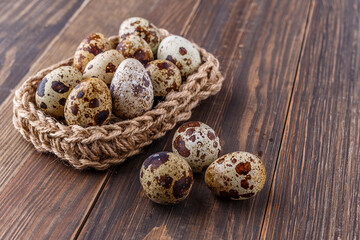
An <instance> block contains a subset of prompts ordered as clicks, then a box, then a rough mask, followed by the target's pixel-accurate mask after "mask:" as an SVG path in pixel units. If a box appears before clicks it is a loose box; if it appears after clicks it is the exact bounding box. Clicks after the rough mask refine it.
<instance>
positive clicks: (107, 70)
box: [83, 49, 125, 84]
mask: <svg viewBox="0 0 360 240" xmlns="http://www.w3.org/2000/svg"><path fill="white" fill-rule="evenodd" d="M124 59H125V58H124V56H123V55H122V54H121V53H120V52H119V51H117V50H115V49H111V50H109V51H106V52H103V53H100V54H99V55H96V56H95V58H94V59H93V60H91V61H90V62H89V63H88V64H87V65H86V67H85V70H84V73H83V78H84V79H86V78H99V79H101V80H103V81H104V82H105V83H106V84H110V83H111V80H112V78H113V76H114V73H115V71H116V68H117V67H118V66H119V65H120V63H121V62H122V61H123V60H124Z"/></svg>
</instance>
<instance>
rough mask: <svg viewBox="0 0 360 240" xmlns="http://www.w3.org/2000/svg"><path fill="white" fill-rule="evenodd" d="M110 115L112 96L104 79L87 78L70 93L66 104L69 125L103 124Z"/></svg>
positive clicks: (66, 118) (66, 117) (87, 125)
mask: <svg viewBox="0 0 360 240" xmlns="http://www.w3.org/2000/svg"><path fill="white" fill-rule="evenodd" d="M110 116H111V96H110V91H109V88H108V87H107V85H106V84H105V82H104V81H102V80H100V79H98V78H88V79H85V80H83V81H82V82H81V83H80V84H78V85H77V86H76V87H75V88H74V89H73V90H72V91H71V93H70V94H69V97H68V99H67V101H66V105H65V120H66V122H67V123H68V125H80V126H83V127H89V126H101V125H103V124H106V123H107V122H108V121H109V119H110Z"/></svg>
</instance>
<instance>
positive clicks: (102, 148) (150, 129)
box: [13, 29, 224, 170]
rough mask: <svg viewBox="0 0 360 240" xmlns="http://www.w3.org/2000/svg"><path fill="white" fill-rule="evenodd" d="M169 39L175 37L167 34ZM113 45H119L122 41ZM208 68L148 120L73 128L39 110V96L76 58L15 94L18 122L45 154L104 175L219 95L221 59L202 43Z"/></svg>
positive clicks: (42, 73) (28, 82) (114, 39)
mask: <svg viewBox="0 0 360 240" xmlns="http://www.w3.org/2000/svg"><path fill="white" fill-rule="evenodd" d="M161 32H162V34H163V36H168V35H169V33H168V32H167V31H166V30H164V29H161ZM109 40H110V41H111V42H112V43H113V46H116V44H117V43H118V42H119V37H117V36H113V37H110V38H109ZM194 46H195V47H196V48H197V50H198V51H199V52H200V55H201V58H202V64H201V66H200V67H199V69H198V71H197V72H196V73H194V74H192V75H190V76H188V77H187V79H186V81H185V82H184V83H183V84H182V85H181V87H180V89H179V91H175V92H171V93H169V94H168V95H167V96H166V98H165V100H164V101H163V102H160V103H158V104H157V105H156V106H155V108H154V109H152V110H150V111H147V112H146V113H145V114H143V115H142V116H139V117H136V118H134V119H131V120H119V119H117V118H115V117H113V118H112V120H111V121H110V123H109V124H107V125H104V126H100V127H99V126H95V127H87V128H84V127H81V126H78V125H72V126H67V125H65V124H64V123H63V122H61V121H58V120H56V119H55V118H52V117H49V116H47V115H45V114H44V113H43V112H42V111H41V110H39V109H38V108H37V107H36V104H35V93H36V89H37V86H38V84H39V82H40V81H41V80H42V78H43V77H44V76H45V75H46V74H48V73H49V72H51V71H52V70H54V69H56V68H58V67H60V66H70V65H72V64H73V58H69V59H66V60H63V61H61V62H59V63H57V64H54V65H52V66H51V67H48V68H46V69H43V70H41V71H39V72H38V73H36V74H35V75H34V76H32V77H30V78H28V79H27V80H26V81H25V82H24V84H23V85H22V86H21V87H20V88H19V89H18V90H16V92H15V97H14V99H13V104H14V107H13V112H14V115H13V123H14V126H15V128H16V129H18V130H19V132H20V133H21V134H22V135H23V137H24V138H25V139H26V140H28V141H30V142H32V144H33V145H34V146H35V148H36V149H37V150H39V151H42V152H52V153H54V154H55V155H56V156H58V157H59V158H61V159H63V160H64V161H67V162H68V163H70V165H72V166H73V167H74V168H77V169H84V168H87V167H92V168H95V169H98V170H104V169H107V168H109V167H111V166H113V165H116V164H120V163H122V162H123V161H125V159H126V158H127V157H130V156H133V155H135V154H137V153H139V152H140V150H141V148H142V147H144V146H146V145H149V144H150V143H151V142H152V141H153V140H155V139H158V138H160V137H162V136H164V135H165V133H166V132H167V131H168V130H170V129H172V128H173V127H174V126H175V125H176V123H177V122H179V121H184V120H188V119H189V118H190V116H191V110H192V109H193V108H194V107H195V106H196V105H197V104H198V103H199V101H201V100H204V99H206V98H208V97H209V96H210V95H214V94H216V93H218V92H219V91H220V89H221V85H222V83H223V81H224V78H223V77H222V75H221V73H220V71H219V62H218V60H217V59H216V58H215V57H214V56H213V55H212V54H210V53H208V52H206V50H205V49H203V48H200V47H199V46H197V45H196V44H194Z"/></svg>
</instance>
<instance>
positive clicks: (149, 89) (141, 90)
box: [110, 58, 154, 119]
mask: <svg viewBox="0 0 360 240" xmlns="http://www.w3.org/2000/svg"><path fill="white" fill-rule="evenodd" d="M110 92H111V96H112V101H113V112H114V114H115V115H116V116H118V117H120V118H125V119H129V118H134V117H137V116H140V115H142V114H143V113H144V112H146V111H147V110H150V109H151V107H152V105H153V102H154V91H153V86H152V83H151V80H150V77H149V75H148V74H147V72H146V71H145V68H144V66H143V65H142V64H141V63H140V62H139V61H138V60H136V59H134V58H128V59H125V60H124V61H123V62H122V63H121V64H120V65H119V67H118V68H117V69H116V72H115V74H114V77H113V80H112V81H111V85H110Z"/></svg>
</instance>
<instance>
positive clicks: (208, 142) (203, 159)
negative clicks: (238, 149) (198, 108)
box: [172, 121, 221, 172]
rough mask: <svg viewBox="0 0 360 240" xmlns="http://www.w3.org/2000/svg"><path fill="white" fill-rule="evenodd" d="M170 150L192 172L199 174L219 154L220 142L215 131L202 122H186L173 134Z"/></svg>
mask: <svg viewBox="0 0 360 240" xmlns="http://www.w3.org/2000/svg"><path fill="white" fill-rule="evenodd" d="M172 149H173V152H174V153H177V154H179V155H180V156H182V157H183V158H184V159H185V160H186V161H187V162H188V163H189V165H190V166H191V168H192V170H193V172H201V171H203V170H205V169H206V168H207V166H209V165H210V164H211V163H212V162H213V161H215V160H216V159H217V158H218V157H219V154H220V151H221V146H220V140H219V137H218V136H217V134H216V133H215V131H214V130H213V129H212V128H211V127H209V126H208V125H206V124H205V123H202V122H197V121H194V122H187V123H184V124H183V125H181V126H180V127H179V128H178V129H177V130H176V132H175V134H174V138H173V142H172Z"/></svg>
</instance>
